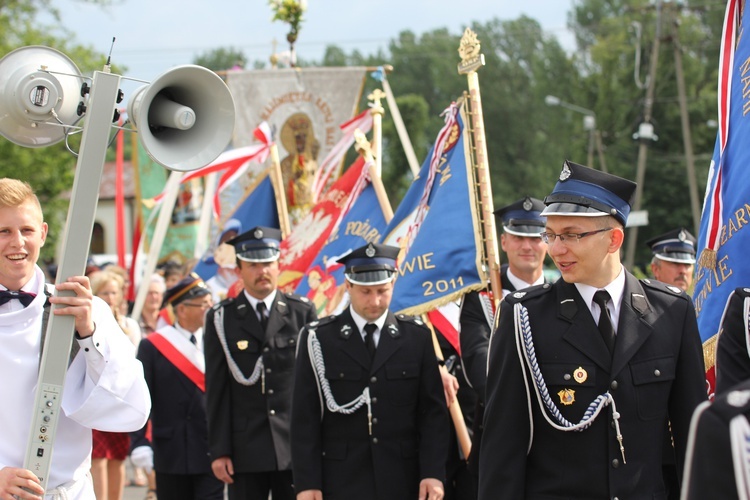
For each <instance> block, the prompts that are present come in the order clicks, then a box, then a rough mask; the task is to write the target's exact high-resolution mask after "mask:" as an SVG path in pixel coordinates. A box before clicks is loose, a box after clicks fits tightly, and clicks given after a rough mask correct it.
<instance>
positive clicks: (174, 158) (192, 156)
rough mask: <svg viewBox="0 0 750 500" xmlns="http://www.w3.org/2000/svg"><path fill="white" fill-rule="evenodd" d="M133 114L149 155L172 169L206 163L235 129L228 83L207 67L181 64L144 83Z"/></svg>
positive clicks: (130, 114) (130, 104) (130, 113)
mask: <svg viewBox="0 0 750 500" xmlns="http://www.w3.org/2000/svg"><path fill="white" fill-rule="evenodd" d="M128 117H129V119H130V120H131V121H132V122H133V123H134V124H135V126H136V128H137V129H138V136H139V139H140V141H141V144H142V145H143V148H144V149H145V150H146V152H147V153H148V155H149V156H150V157H151V158H152V159H153V160H154V161H155V162H157V163H159V164H161V165H163V166H165V167H166V168H168V169H170V170H176V171H179V172H187V171H190V170H195V169H197V168H201V167H204V166H206V165H208V164H209V163H211V162H212V161H213V160H215V159H216V158H217V157H218V156H219V155H220V154H221V153H222V151H224V149H226V147H227V145H228V144H229V141H230V140H231V138H232V133H233V132H234V120H235V110H234V99H232V94H231V93H230V92H229V88H228V87H227V86H226V84H225V83H224V81H223V80H222V79H221V78H219V76H218V75H217V74H216V73H214V72H213V71H211V70H208V69H206V68H204V67H202V66H195V65H184V66H177V67H176V68H173V69H170V70H168V71H166V72H164V73H162V74H161V75H160V76H159V77H158V78H156V80H154V81H153V82H151V83H150V84H149V85H145V86H143V87H140V88H139V89H137V90H136V91H135V93H134V94H133V97H132V98H131V99H130V100H129V101H128Z"/></svg>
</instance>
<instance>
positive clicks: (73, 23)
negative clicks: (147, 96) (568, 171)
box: [52, 0, 572, 80]
mask: <svg viewBox="0 0 750 500" xmlns="http://www.w3.org/2000/svg"><path fill="white" fill-rule="evenodd" d="M52 3H53V5H55V6H56V7H58V8H59V9H60V10H61V11H62V24H63V26H64V27H65V28H67V29H69V30H71V31H72V32H73V33H74V36H75V38H76V40H77V41H78V42H80V43H83V44H85V45H90V46H91V47H93V48H95V49H96V50H97V51H99V52H102V53H106V52H107V51H108V50H109V45H110V42H111V40H112V37H113V36H114V37H117V42H116V45H115V50H114V53H113V62H115V63H117V64H119V65H124V66H127V68H128V70H127V72H125V75H124V76H128V77H132V78H140V79H144V80H151V79H153V78H155V77H156V76H158V75H159V74H161V73H162V72H163V71H165V70H167V69H169V68H171V67H173V66H176V65H180V64H190V63H191V62H192V61H193V58H194V57H195V56H196V55H197V54H201V53H205V52H208V51H209V50H211V49H214V48H218V47H230V46H231V47H235V48H238V49H241V50H242V51H243V52H244V53H245V54H246V55H247V57H248V58H249V59H250V60H255V59H264V60H266V59H267V58H268V56H269V55H270V54H271V51H272V40H274V39H276V40H277V41H278V42H279V44H280V45H281V43H282V42H283V43H284V45H286V41H285V36H286V31H287V30H286V25H285V24H283V23H280V22H278V21H277V22H271V10H270V7H269V6H268V3H267V1H266V0H213V1H210V2H209V1H206V0H182V1H179V2H178V1H176V0H114V2H113V5H112V6H110V7H106V8H103V7H99V6H93V5H88V4H82V3H80V2H76V1H74V0H53V2H52ZM571 5H572V0H527V1H525V2H519V1H518V0H468V1H464V2H461V1H458V2H456V1H446V0H380V1H378V2H366V1H363V0H346V1H344V0H308V12H307V15H306V20H305V22H304V24H303V26H302V31H301V34H300V38H299V41H298V43H297V51H298V54H299V57H302V58H306V59H320V58H321V57H322V55H323V52H324V50H325V47H326V46H327V45H330V44H335V45H338V46H340V47H342V48H343V49H344V50H345V51H346V52H350V51H351V50H353V49H355V48H356V49H359V50H360V51H361V52H362V53H363V54H369V53H373V52H375V51H376V50H377V49H378V48H386V46H387V44H388V42H389V40H391V39H393V38H394V37H396V36H397V35H398V33H400V32H401V31H404V30H411V31H413V32H415V33H417V34H420V33H423V32H425V31H429V30H432V29H435V28H441V27H447V28H448V29H449V30H450V31H451V32H452V33H456V34H458V33H460V32H461V30H462V29H463V27H465V26H466V25H468V24H470V23H471V22H473V21H488V20H490V19H492V18H499V19H504V20H510V19H516V18H518V17H519V16H520V15H522V14H525V15H527V16H529V17H532V18H534V19H536V20H538V21H539V22H540V23H541V25H542V26H543V28H544V29H545V31H546V32H547V33H548V34H550V35H554V36H557V37H558V38H559V39H560V42H561V43H562V44H563V45H564V46H569V47H572V37H571V35H570V33H569V32H568V30H567V29H566V23H567V14H568V11H569V10H570V8H571Z"/></svg>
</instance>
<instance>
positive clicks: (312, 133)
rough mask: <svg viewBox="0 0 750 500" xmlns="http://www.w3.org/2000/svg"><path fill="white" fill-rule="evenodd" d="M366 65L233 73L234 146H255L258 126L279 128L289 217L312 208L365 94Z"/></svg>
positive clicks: (230, 76)
mask: <svg viewBox="0 0 750 500" xmlns="http://www.w3.org/2000/svg"><path fill="white" fill-rule="evenodd" d="M366 74H367V70H366V68H364V67H342V68H299V69H269V70H252V71H229V72H228V73H227V85H228V86H229V89H230V90H231V92H232V96H233V97H234V101H235V106H236V108H237V122H236V127H235V130H234V141H233V145H234V147H242V146H247V145H249V144H252V143H253V142H254V139H253V130H254V129H255V128H256V127H257V126H258V125H259V124H260V123H261V122H262V121H267V122H268V123H269V124H270V125H271V126H272V127H274V128H275V131H276V134H275V138H276V143H277V144H278V147H279V158H280V161H281V172H282V177H283V180H284V190H285V193H286V195H287V203H288V206H289V210H290V215H292V216H293V215H294V212H295V211H301V212H303V213H304V212H307V210H309V208H310V207H311V206H312V183H313V177H314V175H315V171H316V170H317V168H318V162H320V161H322V160H323V158H325V157H326V156H327V155H328V153H329V152H330V151H331V149H332V148H333V147H334V146H335V145H336V143H337V142H338V141H339V139H340V138H341V136H342V134H343V133H342V131H341V129H340V128H339V125H341V124H342V123H344V122H346V121H347V120H349V119H350V118H352V117H353V116H354V114H355V112H356V110H357V104H358V103H359V100H360V97H361V95H362V89H363V86H364V81H365V76H366Z"/></svg>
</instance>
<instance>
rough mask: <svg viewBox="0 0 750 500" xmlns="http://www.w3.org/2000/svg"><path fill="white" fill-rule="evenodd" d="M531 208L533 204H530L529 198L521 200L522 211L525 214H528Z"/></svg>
mask: <svg viewBox="0 0 750 500" xmlns="http://www.w3.org/2000/svg"><path fill="white" fill-rule="evenodd" d="M532 208H534V204H533V203H531V199H530V198H526V199H525V200H523V209H524V210H526V211H527V212H529V211H531V209H532Z"/></svg>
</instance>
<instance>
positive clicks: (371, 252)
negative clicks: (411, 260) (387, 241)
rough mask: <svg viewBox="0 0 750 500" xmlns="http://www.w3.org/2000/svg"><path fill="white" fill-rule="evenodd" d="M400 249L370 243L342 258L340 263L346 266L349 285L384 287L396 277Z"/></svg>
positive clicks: (345, 272) (345, 273) (345, 270)
mask: <svg viewBox="0 0 750 500" xmlns="http://www.w3.org/2000/svg"><path fill="white" fill-rule="evenodd" d="M399 251H400V249H399V248H398V247H392V246H388V245H378V244H376V243H368V244H367V245H365V246H363V247H360V248H357V249H356V250H352V251H351V252H350V253H348V254H346V255H344V256H342V257H340V258H339V259H338V262H339V263H341V264H344V265H345V266H346V267H345V269H344V275H345V276H346V279H347V281H349V283H353V284H355V285H365V286H371V285H382V284H384V283H388V282H390V281H392V280H393V279H394V278H395V277H396V259H398V253H399Z"/></svg>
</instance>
